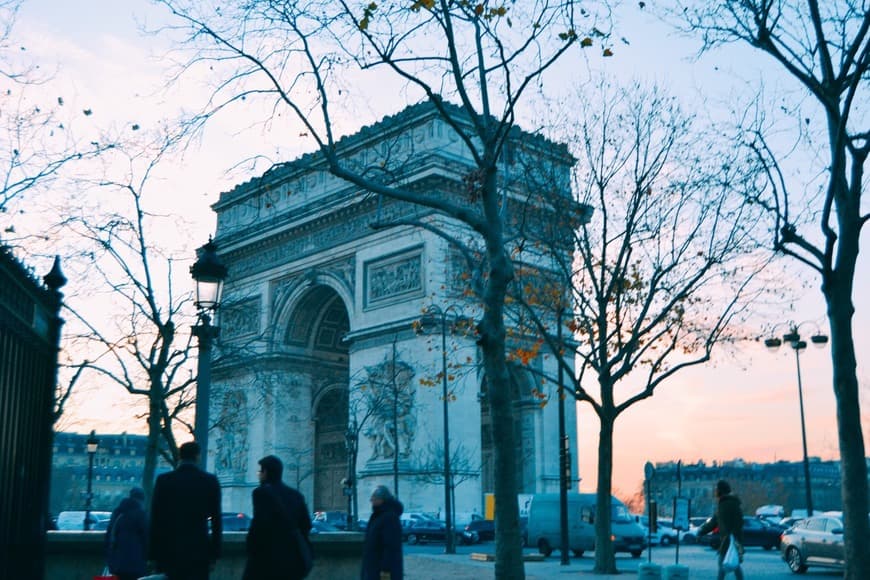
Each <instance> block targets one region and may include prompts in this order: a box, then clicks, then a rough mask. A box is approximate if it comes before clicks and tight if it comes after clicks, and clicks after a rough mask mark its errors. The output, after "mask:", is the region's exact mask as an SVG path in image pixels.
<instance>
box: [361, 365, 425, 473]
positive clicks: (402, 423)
mask: <svg viewBox="0 0 870 580" xmlns="http://www.w3.org/2000/svg"><path fill="white" fill-rule="evenodd" d="M366 371H367V373H368V379H369V380H368V389H367V390H366V405H367V407H368V408H367V411H368V412H369V413H370V416H369V419H368V424H367V426H366V427H365V428H364V430H363V435H365V436H366V437H367V438H368V440H369V442H370V444H371V448H372V455H371V457H369V461H378V460H385V459H393V457H395V455H396V447H397V445H396V443H397V439H398V452H399V457H400V458H408V457H409V456H410V453H411V443H412V442H413V440H414V432H415V430H416V427H417V421H416V419H415V413H414V394H415V393H414V383H413V382H412V381H411V379H412V378H413V376H414V370H413V369H412V368H411V367H410V366H409V365H408V364H406V363H404V362H402V361H396V362H395V363H393V361H392V360H386V361H384V362H382V363H381V364H379V365H377V366H374V367H367V368H366ZM394 431H396V432H397V434H394Z"/></svg>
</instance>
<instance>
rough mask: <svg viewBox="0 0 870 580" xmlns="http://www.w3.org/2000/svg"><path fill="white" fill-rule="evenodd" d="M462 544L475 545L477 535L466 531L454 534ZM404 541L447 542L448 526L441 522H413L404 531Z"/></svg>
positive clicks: (410, 542)
mask: <svg viewBox="0 0 870 580" xmlns="http://www.w3.org/2000/svg"><path fill="white" fill-rule="evenodd" d="M454 533H455V534H456V541H457V542H459V543H460V544H465V545H468V544H473V543H474V538H475V535H473V534H472V533H468V532H466V531H465V530H462V531H458V532H454ZM402 540H404V541H406V542H408V543H409V544H412V545H413V544H421V543H425V542H444V541H446V540H447V524H445V523H444V522H442V521H440V520H413V521H411V522H410V523H409V524H408V525H407V526H405V527H404V528H403V529H402Z"/></svg>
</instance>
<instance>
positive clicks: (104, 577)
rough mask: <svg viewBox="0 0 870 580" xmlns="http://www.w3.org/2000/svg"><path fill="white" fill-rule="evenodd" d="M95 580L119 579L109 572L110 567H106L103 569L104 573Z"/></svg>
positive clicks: (95, 577)
mask: <svg viewBox="0 0 870 580" xmlns="http://www.w3.org/2000/svg"><path fill="white" fill-rule="evenodd" d="M94 580H118V577H117V576H115V575H114V574H112V573H111V572H109V567H108V566H105V567H104V568H103V573H102V574H97V575H96V576H94Z"/></svg>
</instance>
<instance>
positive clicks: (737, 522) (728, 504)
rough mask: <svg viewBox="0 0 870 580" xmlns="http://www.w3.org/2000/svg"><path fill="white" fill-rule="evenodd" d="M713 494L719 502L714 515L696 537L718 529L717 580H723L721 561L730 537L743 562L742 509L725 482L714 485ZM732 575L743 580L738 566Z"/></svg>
mask: <svg viewBox="0 0 870 580" xmlns="http://www.w3.org/2000/svg"><path fill="white" fill-rule="evenodd" d="M715 494H716V497H717V498H718V500H719V501H718V504H717V506H716V513H715V514H713V517H712V518H710V519H709V520H708V521H707V522H706V523H704V525H702V526H701V527H700V529H699V530H698V535H699V536H703V535H704V534H706V533H708V532H711V531H712V530H714V529H715V528H717V527H718V528H719V554H718V559H719V575H718V580H723V579H724V578H725V574H726V571H725V570H724V569H723V568H722V559H723V558H724V557H725V553H726V552H727V551H728V546H729V544H730V543H731V536H732V535H733V536H734V538H735V539H736V540H737V547H738V549H739V550H740V561H741V562H742V561H743V509H742V508H741V507H740V499H739V498H738V497H737V496H736V495H733V494H732V493H731V485H729V484H728V482H727V481H725V480H719V481H718V482H717V483H716V490H715ZM734 575H735V576H736V577H737V580H743V570H742V569H741V568H740V566H738V567H737V569H735V570H734Z"/></svg>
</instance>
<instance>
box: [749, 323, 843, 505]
mask: <svg viewBox="0 0 870 580" xmlns="http://www.w3.org/2000/svg"><path fill="white" fill-rule="evenodd" d="M803 324H805V323H803V322H802V323H801V324H793V323H792V324H791V325H790V329H789V332H788V333H786V334H784V335H783V337H782V340H780V339H778V338H768V339H767V340H765V341H764V346H766V347H767V348H768V349H769V350H771V351H776V350H777V349H778V348H779V347H780V346H781V345H782V343H783V341H785V342H787V343H789V345H790V346H791V348H792V349H793V350H794V360H795V364H796V365H797V383H798V402H799V404H800V411H801V443H802V445H803V452H804V487H805V489H806V495H807V515H808V516H811V515H813V491H812V483H811V481H810V458H809V455H808V453H807V428H806V422H805V420H804V393H803V384H802V382H801V351H802V350H804V349H806V348H807V343H806V341H805V340H801V335H800V333H799V332H798V329H799V328H800V327H801V326H802V325H803ZM810 342H812V343H813V344H814V345H816V346H817V347H819V348H822V347H824V346H825V344H827V342H828V337H827V335H825V334H822V333H821V332H819V331H816V334H814V335H812V336H811V337H810Z"/></svg>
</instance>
